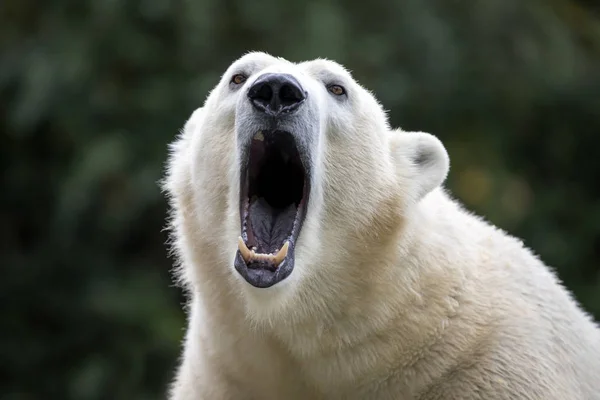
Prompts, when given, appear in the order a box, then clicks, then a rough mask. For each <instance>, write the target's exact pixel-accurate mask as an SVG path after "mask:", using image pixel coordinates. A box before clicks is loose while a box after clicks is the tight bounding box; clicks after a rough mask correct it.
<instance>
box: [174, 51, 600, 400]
mask: <svg viewBox="0 0 600 400" xmlns="http://www.w3.org/2000/svg"><path fill="white" fill-rule="evenodd" d="M239 71H243V72H244V73H246V74H247V75H248V76H249V78H248V82H247V83H246V85H248V84H249V83H250V82H251V81H253V80H254V79H256V77H258V76H259V75H261V74H262V73H265V72H286V73H289V74H292V75H294V76H295V77H296V78H297V79H298V81H300V82H301V83H302V85H303V86H304V87H305V88H306V89H307V91H308V93H309V96H310V98H311V99H312V100H311V103H310V104H309V106H310V107H313V111H314V113H315V115H316V118H318V120H317V122H318V124H317V126H319V127H320V128H319V129H320V131H319V132H317V133H318V140H317V141H315V143H314V146H313V151H314V152H315V153H314V155H315V160H316V161H315V174H314V176H313V177H312V192H311V198H310V203H309V208H308V214H307V218H306V221H305V223H304V227H303V229H302V231H301V233H300V237H299V240H298V244H297V249H296V265H295V269H294V271H293V273H292V274H291V275H290V276H289V277H288V278H287V279H285V280H284V281H282V282H280V283H278V284H276V285H275V286H273V287H271V288H267V289H258V288H255V287H253V286H251V285H249V284H248V283H247V282H246V281H244V280H243V279H242V278H241V277H240V275H239V274H238V273H237V272H236V271H235V270H234V268H233V259H234V255H235V252H236V250H237V237H238V235H239V232H240V226H239V225H240V223H239V218H240V216H239V208H238V207H239V174H240V171H239V159H238V150H237V147H236V146H237V144H236V136H235V132H236V123H237V122H239V121H238V118H241V117H240V116H238V115H236V113H237V112H238V111H237V110H239V107H240V104H241V102H243V101H246V100H245V96H244V90H245V88H246V87H247V86H244V87H243V88H241V89H240V90H237V91H233V90H232V89H231V87H230V84H229V82H230V80H231V76H232V75H233V74H235V73H239ZM331 81H335V82H338V83H341V84H343V85H344V86H345V87H346V89H347V92H348V98H347V99H346V100H344V101H342V100H340V99H337V98H334V97H332V96H331V94H330V93H328V92H327V90H326V88H325V84H327V83H329V82H331ZM448 168H449V161H448V155H447V153H446V150H445V149H444V147H443V145H442V144H441V143H440V142H439V141H438V140H437V139H436V138H434V137H433V136H431V135H429V134H426V133H419V132H412V133H409V132H402V131H394V130H392V129H390V127H389V126H388V122H387V117H386V115H385V113H384V111H383V110H382V108H381V106H380V105H379V104H378V103H377V101H376V100H375V98H374V97H373V96H372V95H371V94H370V93H369V92H368V91H366V90H365V89H363V88H362V87H360V86H359V85H358V84H357V83H356V82H355V81H354V80H353V79H352V77H351V76H350V74H349V73H348V72H347V71H346V70H345V69H344V68H342V67H341V66H340V65H338V64H336V63H334V62H331V61H326V60H315V61H310V62H305V63H299V64H293V63H290V62H288V61H286V60H283V59H279V58H274V57H271V56H269V55H267V54H264V53H250V54H247V55H245V56H243V57H242V58H241V59H239V60H237V61H236V62H235V63H234V64H233V65H232V66H231V67H230V68H229V69H228V71H227V72H226V73H225V74H224V76H223V79H222V80H221V82H220V83H219V84H218V85H217V86H216V88H215V89H214V90H213V91H212V92H211V94H210V95H209V97H208V99H207V100H206V102H205V105H204V107H202V108H200V109H198V110H197V111H195V112H194V114H193V115H192V116H191V118H190V119H189V121H188V122H187V124H186V125H185V128H184V129H183V132H182V134H181V136H180V137H179V138H178V139H177V140H176V142H175V143H174V144H173V146H172V153H171V157H170V161H169V166H168V174H167V177H166V180H165V189H166V191H167V192H168V195H169V197H170V201H171V206H172V209H173V214H172V220H171V229H172V235H173V241H174V249H175V252H176V255H177V257H178V260H179V262H180V265H179V268H178V277H179V279H180V281H181V282H182V283H183V284H184V286H185V287H186V288H187V290H188V292H189V297H190V300H189V309H188V312H189V315H188V328H187V334H186V339H185V344H184V350H183V356H182V360H181V365H180V367H179V368H178V372H177V376H176V379H175V382H174V383H173V385H172V390H171V394H170V398H171V399H172V400H200V399H210V400H220V399H223V400H224V399H242V400H243V399H254V400H282V399H289V400H293V399H302V400H306V399H316V400H318V399H328V400H335V399H373V400H384V399H406V400H409V399H418V400H434V399H462V400H469V399H490V400H495V399H507V400H508V399H540V400H542V399H543V400H567V399H572V400H592V399H600V330H599V328H598V326H597V325H596V324H595V323H594V322H593V321H592V320H591V318H590V317H589V316H588V315H586V314H585V313H584V312H583V311H582V310H581V308H580V307H579V306H578V305H577V304H576V302H575V301H574V300H573V298H572V297H571V295H570V294H569V293H568V292H567V291H566V290H565V288H564V287H563V286H561V284H560V283H559V282H558V280H557V278H556V276H555V275H554V274H553V273H552V272H551V271H550V269H549V268H548V267H546V266H545V265H544V264H543V263H542V262H541V261H539V260H538V259H537V258H536V257H535V256H534V255H533V254H532V252H531V251H529V250H528V249H527V248H525V247H524V246H523V244H522V242H521V241H519V240H517V239H515V238H513V237H511V236H509V235H507V234H506V233H505V232H503V231H501V230H499V229H497V228H495V227H493V226H491V225H490V224H488V223H486V222H484V221H483V220H482V219H480V218H478V217H476V216H474V215H472V214H470V213H468V212H466V211H465V210H464V209H462V208H461V206H460V205H459V204H458V203H457V202H456V201H455V200H453V199H451V198H450V197H449V195H447V194H446V193H445V191H444V190H443V189H442V188H441V185H442V183H443V181H444V180H445V177H446V174H447V172H448Z"/></svg>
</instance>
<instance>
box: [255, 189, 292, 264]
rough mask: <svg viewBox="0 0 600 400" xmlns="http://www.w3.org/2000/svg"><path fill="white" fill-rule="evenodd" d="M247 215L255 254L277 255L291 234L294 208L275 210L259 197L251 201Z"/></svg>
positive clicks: (290, 206)
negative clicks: (253, 239)
mask: <svg viewBox="0 0 600 400" xmlns="http://www.w3.org/2000/svg"><path fill="white" fill-rule="evenodd" d="M248 214H249V215H248V219H249V225H250V226H249V229H251V230H252V233H253V234H254V238H255V239H256V247H257V249H256V252H257V253H265V254H269V253H277V251H279V249H280V248H281V246H282V245H283V243H284V242H285V241H286V240H287V239H288V237H289V236H290V235H291V233H292V229H293V227H294V220H295V218H296V207H295V206H294V205H293V204H290V205H289V206H288V207H287V208H285V209H275V208H272V207H271V206H270V205H269V203H267V201H266V200H265V199H264V198H262V197H261V198H259V199H256V200H254V201H252V203H251V204H250V209H249V210H248Z"/></svg>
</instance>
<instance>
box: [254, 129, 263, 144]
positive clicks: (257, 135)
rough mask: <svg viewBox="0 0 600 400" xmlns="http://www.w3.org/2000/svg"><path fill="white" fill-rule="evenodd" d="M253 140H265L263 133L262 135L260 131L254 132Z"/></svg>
mask: <svg viewBox="0 0 600 400" xmlns="http://www.w3.org/2000/svg"><path fill="white" fill-rule="evenodd" d="M254 140H260V141H261V142H262V141H263V140H265V135H263V133H262V131H258V132H256V135H254Z"/></svg>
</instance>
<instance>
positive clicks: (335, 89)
mask: <svg viewBox="0 0 600 400" xmlns="http://www.w3.org/2000/svg"><path fill="white" fill-rule="evenodd" d="M327 90H329V91H330V92H331V93H333V94H335V95H336V96H341V95H343V94H346V89H344V87H343V86H340V85H329V86H327Z"/></svg>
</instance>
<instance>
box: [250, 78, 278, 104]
mask: <svg viewBox="0 0 600 400" xmlns="http://www.w3.org/2000/svg"><path fill="white" fill-rule="evenodd" d="M248 97H250V99H252V100H254V101H258V102H260V103H265V104H268V103H270V102H271V99H272V98H273V88H272V87H271V85H269V84H267V83H266V82H265V83H262V84H259V85H254V86H253V87H252V88H251V89H250V91H249V92H248Z"/></svg>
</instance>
